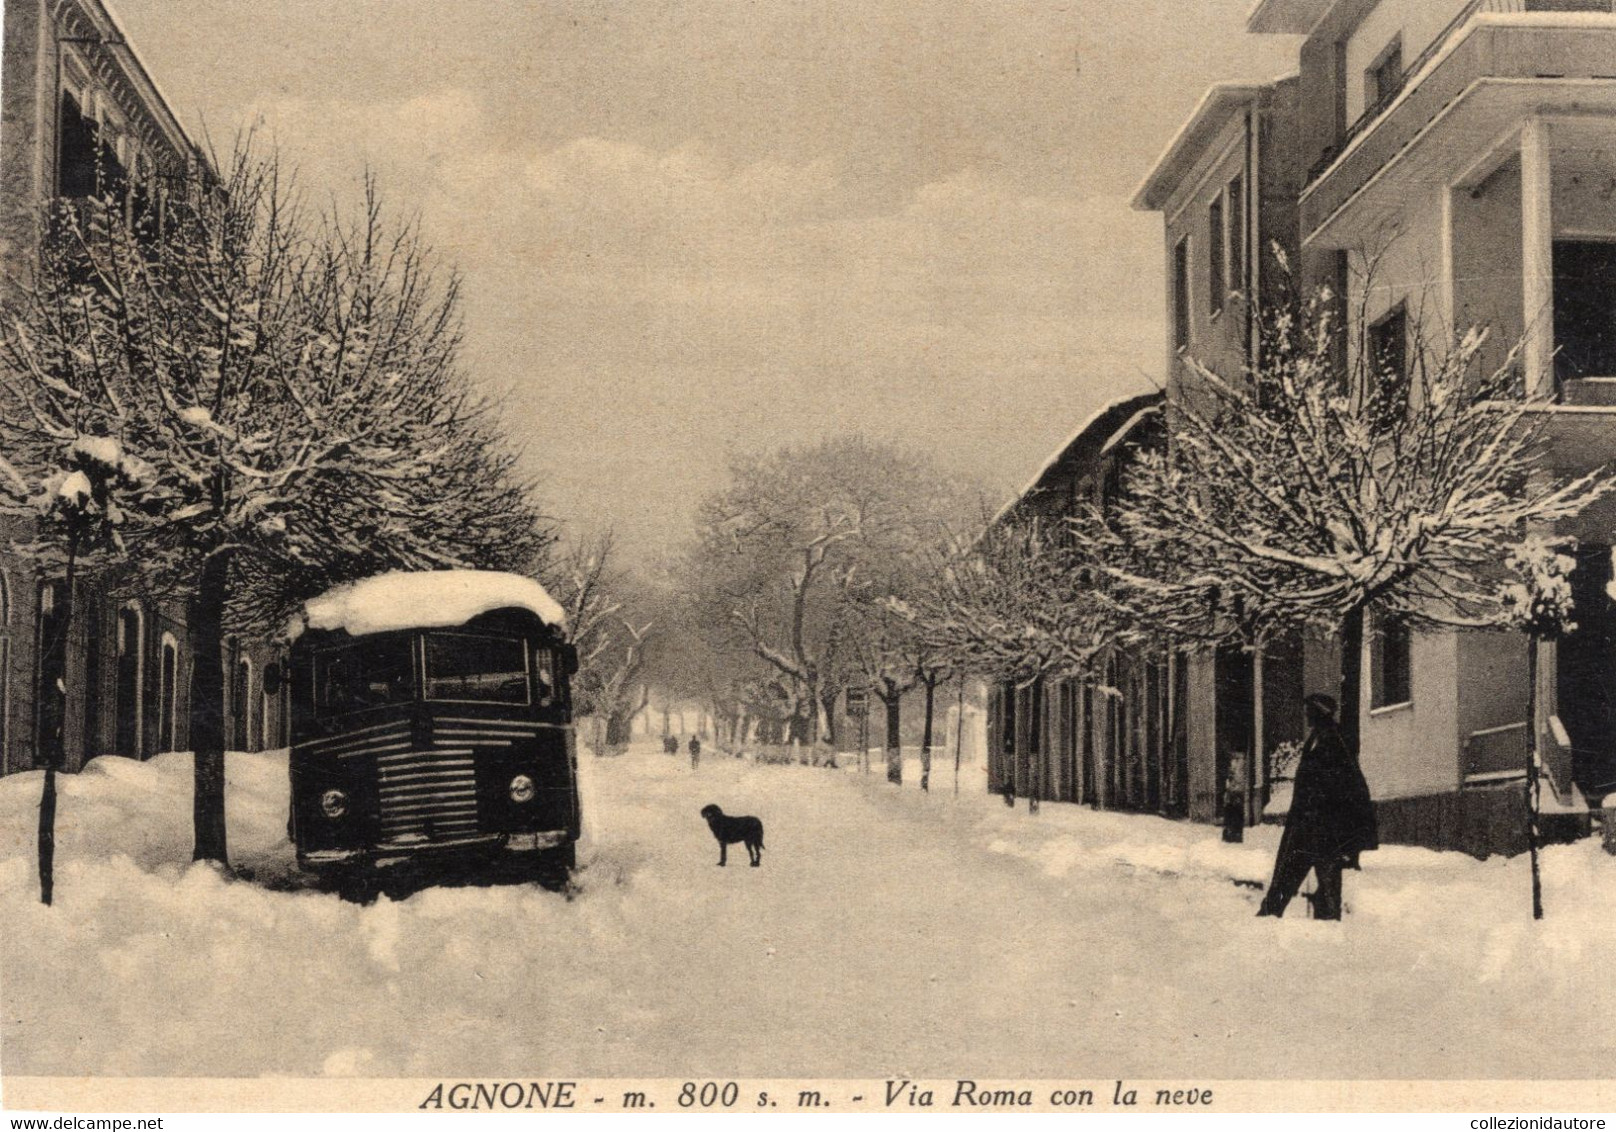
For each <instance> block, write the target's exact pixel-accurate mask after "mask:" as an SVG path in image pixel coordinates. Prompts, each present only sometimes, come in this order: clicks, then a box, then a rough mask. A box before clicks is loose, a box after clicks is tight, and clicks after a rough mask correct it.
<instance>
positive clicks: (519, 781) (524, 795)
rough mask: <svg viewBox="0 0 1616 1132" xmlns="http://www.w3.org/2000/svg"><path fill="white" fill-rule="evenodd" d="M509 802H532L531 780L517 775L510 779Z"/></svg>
mask: <svg viewBox="0 0 1616 1132" xmlns="http://www.w3.org/2000/svg"><path fill="white" fill-rule="evenodd" d="M511 801H513V802H531V801H533V780H532V779H531V778H529V777H528V776H527V775H525V774H519V775H517V776H516V777H515V778H513V779H511Z"/></svg>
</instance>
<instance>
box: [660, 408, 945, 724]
mask: <svg viewBox="0 0 1616 1132" xmlns="http://www.w3.org/2000/svg"><path fill="white" fill-rule="evenodd" d="M958 496H959V493H958V491H957V489H956V488H955V487H954V486H953V485H952V484H951V483H950V482H949V481H948V480H946V479H945V477H943V476H942V475H940V474H939V473H938V472H937V471H936V470H935V469H934V468H933V467H932V466H931V465H930V462H929V461H927V460H925V459H924V458H922V457H920V456H918V455H916V454H913V453H908V452H903V451H900V450H898V449H896V448H893V447H890V446H887V445H882V444H878V443H875V442H873V441H869V440H866V439H864V438H862V437H857V436H853V437H841V438H836V439H832V440H828V441H824V442H821V443H819V444H815V445H810V446H805V447H800V448H786V449H782V450H781V451H779V452H776V453H774V454H772V455H769V456H766V457H753V458H744V459H741V460H738V461H737V462H736V463H735V465H734V467H733V468H732V470H731V482H730V485H729V486H728V487H727V488H726V489H724V490H723V491H721V492H719V493H717V494H715V495H714V496H712V497H710V498H709V499H707V500H706V501H705V502H704V503H703V504H702V508H701V513H700V522H699V530H698V536H697V543H696V546H695V548H694V549H693V550H692V552H691V553H690V554H689V555H688V556H687V561H686V564H685V566H684V567H683V570H682V574H683V576H684V578H686V579H687V585H688V588H689V590H690V592H691V594H692V597H693V600H694V601H695V602H696V603H697V604H698V605H699V606H701V607H702V608H704V609H707V610H709V611H710V612H711V615H712V616H713V617H714V618H715V619H716V620H717V621H718V622H719V623H721V624H723V625H724V626H726V628H727V629H728V631H729V634H730V639H731V641H732V643H733V644H734V645H735V646H737V647H740V648H742V649H745V650H746V651H748V652H750V653H751V654H752V655H753V656H754V657H756V658H757V659H758V660H760V661H761V662H763V664H764V665H766V666H767V667H768V668H769V669H770V670H772V672H773V673H774V674H775V676H776V677H777V679H778V682H779V684H780V686H781V687H782V688H783V690H784V691H785V693H786V696H787V700H788V704H787V711H788V716H789V719H790V721H791V736H790V737H791V738H794V739H799V740H803V741H809V742H811V741H813V740H814V739H816V738H818V737H820V736H821V735H822V734H825V733H826V732H825V728H828V727H829V725H830V721H831V718H832V717H833V715H834V712H833V708H834V705H835V703H836V698H837V695H838V693H839V691H840V689H841V687H842V686H843V685H844V684H845V682H846V680H847V678H848V676H849V675H850V674H851V673H852V671H853V670H854V665H853V657H854V650H855V648H856V642H855V641H854V640H853V638H852V636H851V633H852V627H851V626H850V624H849V610H848V603H849V591H850V587H852V586H854V585H855V584H857V583H859V582H860V580H861V579H862V578H863V577H864V576H865V574H867V573H870V572H880V571H881V570H883V569H885V567H886V564H890V563H892V562H895V561H899V560H901V559H903V558H905V557H906V556H908V555H910V554H912V553H914V550H915V548H916V547H917V546H919V545H922V544H923V542H924V540H925V539H926V538H927V537H929V536H930V534H931V533H932V531H931V528H932V527H933V526H934V525H935V524H937V523H938V522H940V521H942V520H943V519H944V518H945V517H946V516H947V514H948V509H949V507H950V505H951V504H952V501H953V500H955V499H957V498H958ZM822 715H823V716H824V717H825V721H824V728H822V727H821V725H820V721H821V716H822ZM827 737H828V736H827Z"/></svg>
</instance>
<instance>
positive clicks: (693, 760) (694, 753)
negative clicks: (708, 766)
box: [690, 735, 701, 770]
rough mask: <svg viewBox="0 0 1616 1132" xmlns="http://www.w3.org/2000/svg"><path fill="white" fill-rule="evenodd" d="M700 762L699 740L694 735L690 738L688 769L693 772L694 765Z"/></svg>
mask: <svg viewBox="0 0 1616 1132" xmlns="http://www.w3.org/2000/svg"><path fill="white" fill-rule="evenodd" d="M699 762H701V740H700V739H698V738H696V737H695V736H694V735H692V736H691V737H690V769H691V770H695V769H696V764H697V763H699Z"/></svg>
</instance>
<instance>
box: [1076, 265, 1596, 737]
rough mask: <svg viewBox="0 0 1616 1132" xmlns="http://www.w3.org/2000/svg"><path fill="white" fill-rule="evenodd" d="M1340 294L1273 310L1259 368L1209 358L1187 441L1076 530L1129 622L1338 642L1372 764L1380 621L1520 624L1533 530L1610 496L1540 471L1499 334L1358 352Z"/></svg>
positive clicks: (1190, 635) (1346, 721) (1179, 430)
mask: <svg viewBox="0 0 1616 1132" xmlns="http://www.w3.org/2000/svg"><path fill="white" fill-rule="evenodd" d="M1334 307H1335V304H1334V303H1333V302H1332V299H1331V296H1330V295H1329V294H1328V293H1321V294H1320V295H1319V296H1318V297H1316V298H1315V299H1313V300H1312V301H1310V302H1307V303H1306V304H1302V305H1299V306H1298V307H1294V308H1290V309H1281V310H1278V311H1275V312H1273V313H1272V314H1271V315H1270V316H1269V317H1268V319H1267V322H1266V325H1265V327H1264V332H1263V334H1262V335H1261V337H1260V339H1259V347H1260V348H1259V350H1258V352H1257V358H1258V360H1257V362H1256V364H1255V365H1252V366H1250V367H1248V368H1247V370H1246V371H1245V372H1244V373H1241V374H1235V375H1223V374H1219V373H1216V372H1213V371H1212V370H1211V369H1210V368H1208V367H1206V366H1203V365H1199V364H1196V363H1194V362H1191V363H1190V366H1191V369H1192V371H1193V380H1187V381H1186V382H1185V391H1184V394H1183V396H1181V397H1179V398H1177V399H1175V402H1174V404H1173V405H1172V407H1171V408H1170V411H1169V423H1170V440H1169V443H1168V444H1167V445H1166V446H1165V447H1164V448H1161V449H1158V450H1154V451H1145V452H1142V453H1141V454H1140V455H1139V457H1138V459H1137V460H1136V461H1135V463H1134V465H1133V467H1132V469H1131V470H1130V472H1129V473H1128V474H1127V475H1126V476H1125V478H1124V482H1123V490H1122V491H1121V492H1120V493H1119V494H1118V495H1117V496H1116V497H1115V498H1114V499H1113V500H1111V501H1110V502H1109V503H1108V504H1107V506H1106V507H1105V508H1103V509H1100V508H1091V509H1090V510H1089V511H1088V512H1086V513H1085V514H1084V515H1082V516H1080V517H1079V518H1078V519H1077V520H1076V522H1075V530H1074V537H1075V538H1076V539H1077V541H1079V542H1080V543H1082V544H1083V545H1085V546H1089V547H1092V548H1093V552H1094V554H1095V556H1096V559H1097V561H1099V562H1100V563H1102V564H1103V568H1104V574H1105V578H1106V583H1107V584H1106V587H1105V589H1106V592H1107V594H1108V595H1109V597H1110V598H1111V599H1112V600H1114V601H1115V603H1116V605H1117V608H1118V610H1119V612H1121V613H1123V614H1124V615H1126V617H1127V618H1128V620H1129V621H1130V622H1131V623H1132V624H1133V625H1134V626H1136V627H1139V628H1140V629H1142V630H1145V631H1149V632H1151V633H1153V634H1166V635H1168V636H1170V637H1173V638H1177V639H1181V640H1182V639H1187V640H1200V641H1203V642H1217V641H1236V642H1241V643H1251V642H1253V641H1260V640H1262V639H1264V638H1266V637H1269V636H1272V635H1275V634H1281V633H1286V632H1291V631H1295V630H1322V631H1323V632H1325V633H1327V634H1330V635H1332V636H1335V637H1337V638H1339V640H1340V641H1341V643H1342V671H1341V694H1340V702H1341V703H1342V705H1343V708H1344V710H1343V712H1342V716H1343V719H1342V724H1343V732H1344V734H1345V737H1346V738H1347V741H1348V745H1349V748H1350V749H1351V750H1352V751H1353V752H1354V753H1356V752H1357V749H1358V746H1357V745H1358V711H1357V708H1356V705H1357V704H1358V703H1359V692H1360V660H1361V656H1362V652H1363V644H1364V635H1365V625H1366V621H1367V620H1368V619H1369V618H1370V617H1371V616H1379V617H1384V618H1393V619H1398V620H1400V621H1402V622H1403V623H1404V624H1406V625H1408V626H1409V627H1410V628H1413V629H1421V628H1436V627H1442V626H1449V627H1484V626H1494V625H1499V624H1502V623H1505V622H1506V621H1508V620H1509V619H1510V615H1509V613H1508V611H1507V609H1506V607H1505V605H1504V603H1503V601H1502V600H1501V595H1502V593H1503V592H1504V590H1503V589H1502V588H1501V587H1502V583H1503V582H1504V581H1505V580H1506V579H1505V577H1504V576H1503V575H1504V573H1505V571H1507V570H1508V569H1509V566H1508V563H1509V562H1510V561H1511V554H1512V552H1513V551H1514V550H1515V548H1517V547H1518V546H1520V544H1521V543H1522V541H1523V539H1524V538H1525V537H1526V534H1527V532H1528V531H1529V530H1536V529H1541V528H1552V526H1553V524H1555V523H1558V522H1560V521H1563V520H1566V519H1570V518H1572V517H1574V516H1575V515H1577V514H1578V513H1579V512H1580V511H1582V510H1583V509H1584V508H1585V507H1586V506H1587V505H1588V504H1589V503H1591V502H1593V501H1594V500H1595V499H1597V498H1598V497H1599V496H1600V495H1602V494H1603V493H1605V492H1606V491H1608V490H1609V489H1610V488H1611V486H1612V482H1611V480H1610V478H1609V477H1608V476H1606V475H1604V474H1591V475H1587V476H1582V477H1557V476H1555V475H1553V474H1551V473H1550V472H1549V471H1548V470H1547V469H1546V468H1545V467H1544V466H1543V464H1542V463H1541V461H1540V454H1541V449H1542V442H1543V435H1542V427H1543V426H1542V422H1543V420H1544V415H1543V414H1541V413H1539V412H1536V411H1535V410H1537V409H1538V408H1539V406H1538V405H1537V404H1536V403H1535V402H1534V401H1532V400H1531V399H1528V398H1523V397H1521V396H1520V395H1519V394H1518V392H1516V390H1515V384H1516V383H1515V381H1514V367H1513V357H1511V358H1509V359H1507V360H1506V362H1505V364H1504V365H1503V366H1502V367H1500V368H1498V369H1497V370H1496V371H1491V372H1484V371H1483V370H1482V366H1481V359H1482V351H1483V346H1484V344H1485V342H1486V338H1487V336H1486V334H1485V332H1483V331H1480V330H1473V331H1471V332H1469V333H1466V334H1464V335H1462V336H1460V337H1458V338H1457V340H1455V341H1452V342H1451V343H1450V342H1433V341H1428V340H1424V339H1422V338H1421V337H1420V336H1419V335H1418V334H1416V335H1415V336H1414V341H1413V342H1411V343H1410V346H1409V349H1408V350H1407V354H1406V357H1401V356H1400V357H1390V356H1386V357H1377V356H1375V355H1374V353H1373V351H1371V350H1370V349H1368V348H1367V346H1366V347H1365V348H1362V349H1357V350H1354V351H1352V352H1351V356H1352V362H1351V364H1350V368H1349V372H1346V373H1343V372H1342V371H1341V367H1340V364H1339V362H1338V360H1337V359H1338V356H1339V349H1338V347H1339V343H1340V338H1341V333H1342V332H1341V328H1340V326H1339V324H1338V322H1337V320H1336V318H1335V316H1334V314H1333V313H1332V312H1333V310H1334Z"/></svg>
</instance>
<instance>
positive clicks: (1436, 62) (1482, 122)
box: [1301, 0, 1616, 247]
mask: <svg viewBox="0 0 1616 1132" xmlns="http://www.w3.org/2000/svg"><path fill="white" fill-rule="evenodd" d="M1612 13H1613V3H1612V0H1473V2H1472V3H1471V4H1469V5H1467V6H1466V7H1465V8H1464V9H1463V10H1462V11H1461V12H1460V13H1459V15H1458V17H1457V18H1455V19H1454V20H1453V22H1452V23H1451V24H1450V25H1449V26H1448V27H1447V29H1445V30H1444V31H1443V32H1442V33H1441V34H1440V35H1438V36H1437V37H1436V38H1435V39H1434V40H1433V41H1432V42H1431V44H1430V45H1429V46H1428V47H1427V48H1426V49H1425V50H1424V51H1423V52H1422V53H1421V54H1420V55H1419V56H1418V57H1417V58H1416V59H1414V60H1413V61H1412V63H1410V64H1409V66H1407V67H1406V68H1404V69H1403V73H1402V78H1401V79H1400V80H1399V81H1398V82H1396V83H1394V84H1392V86H1391V87H1390V89H1388V90H1387V91H1386V92H1385V93H1384V95H1383V96H1382V97H1381V98H1380V99H1379V100H1378V101H1377V102H1376V103H1375V105H1373V106H1371V107H1369V108H1368V109H1367V110H1366V111H1365V112H1364V113H1363V115H1361V116H1360V117H1359V119H1358V120H1357V121H1356V122H1354V123H1353V124H1352V125H1351V126H1350V127H1349V128H1348V129H1347V131H1346V133H1345V135H1344V136H1343V139H1342V141H1341V143H1340V144H1339V145H1337V146H1336V147H1334V148H1333V149H1332V150H1330V151H1329V152H1327V153H1325V154H1324V156H1323V157H1322V158H1321V159H1320V160H1319V161H1318V162H1317V163H1316V164H1315V165H1314V167H1313V169H1312V170H1310V171H1309V174H1308V177H1307V187H1306V188H1305V189H1304V190H1303V193H1302V204H1301V211H1302V217H1301V220H1302V234H1303V238H1304V240H1305V241H1307V242H1309V243H1312V244H1316V245H1320V246H1326V247H1344V246H1348V245H1349V243H1351V241H1352V239H1354V238H1357V237H1361V236H1362V234H1363V231H1364V227H1365V226H1364V225H1362V224H1356V223H1349V224H1348V225H1347V226H1346V227H1347V229H1349V230H1350V231H1343V232H1339V233H1334V234H1331V233H1328V232H1326V231H1325V229H1326V228H1328V227H1330V226H1333V225H1335V224H1336V223H1337V222H1338V221H1339V220H1341V219H1342V218H1343V214H1349V213H1352V212H1353V211H1354V209H1355V208H1356V207H1357V206H1358V203H1359V202H1358V200H1357V198H1359V197H1360V196H1361V195H1362V194H1364V192H1365V190H1366V189H1369V188H1370V187H1371V185H1372V184H1374V183H1377V182H1382V181H1387V180H1390V181H1391V182H1393V184H1394V185H1396V191H1397V192H1398V193H1406V192H1407V191H1409V190H1410V189H1411V188H1415V187H1417V186H1419V185H1429V184H1430V183H1432V181H1433V179H1436V183H1440V184H1455V183H1458V182H1459V181H1461V180H1462V179H1464V178H1465V177H1466V176H1467V175H1469V174H1471V173H1472V172H1473V171H1474V167H1475V166H1476V165H1477V164H1478V163H1480V162H1483V161H1485V160H1486V159H1487V157H1488V154H1489V152H1490V150H1491V149H1492V148H1493V147H1495V146H1496V144H1497V142H1498V139H1499V135H1500V134H1501V133H1503V132H1504V131H1507V130H1508V129H1509V127H1510V126H1511V125H1512V124H1514V123H1515V122H1518V121H1519V120H1521V119H1523V118H1525V117H1528V116H1531V115H1533V114H1554V113H1565V114H1589V113H1593V114H1610V115H1616V15H1613V14H1612ZM1411 162H1413V163H1415V164H1417V168H1416V169H1415V170H1414V171H1413V172H1407V171H1405V174H1404V176H1403V177H1402V178H1397V177H1395V176H1391V174H1393V173H1394V171H1395V167H1396V166H1398V165H1406V164H1409V163H1411ZM1371 211H1374V210H1371Z"/></svg>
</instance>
